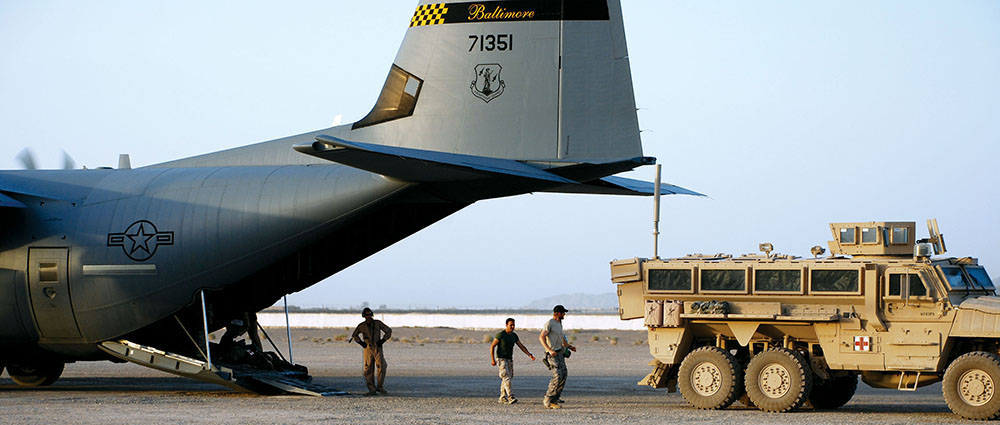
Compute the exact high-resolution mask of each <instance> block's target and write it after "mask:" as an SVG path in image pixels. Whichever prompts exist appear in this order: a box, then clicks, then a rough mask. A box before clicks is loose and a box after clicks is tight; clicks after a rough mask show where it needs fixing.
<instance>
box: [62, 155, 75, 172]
mask: <svg viewBox="0 0 1000 425" xmlns="http://www.w3.org/2000/svg"><path fill="white" fill-rule="evenodd" d="M62 153H63V170H72V169H74V168H76V161H74V160H73V157H71V156H69V154H68V153H66V151H62Z"/></svg>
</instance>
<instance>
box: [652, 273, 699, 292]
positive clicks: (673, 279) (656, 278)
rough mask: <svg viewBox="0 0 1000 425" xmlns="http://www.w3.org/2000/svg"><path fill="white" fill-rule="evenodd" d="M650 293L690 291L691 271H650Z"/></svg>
mask: <svg viewBox="0 0 1000 425" xmlns="http://www.w3.org/2000/svg"><path fill="white" fill-rule="evenodd" d="M649 290H650V291H690V290H691V270H690V269H653V270H650V271H649Z"/></svg>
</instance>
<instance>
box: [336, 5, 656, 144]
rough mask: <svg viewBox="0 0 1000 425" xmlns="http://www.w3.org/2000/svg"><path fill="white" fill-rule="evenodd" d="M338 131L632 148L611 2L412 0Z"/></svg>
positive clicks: (627, 85)
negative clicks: (386, 67)
mask: <svg viewBox="0 0 1000 425" xmlns="http://www.w3.org/2000/svg"><path fill="white" fill-rule="evenodd" d="M335 135H336V136H338V137H340V138H342V139H346V140H365V141H366V142H370V143H374V144H380V145H388V146H396V147H405V148H413V149H419V150H427V151H437V152H449V153H458V154H466V155H475V156H481V157H491V158H503V159H513V160H528V161H539V160H546V161H560V162H590V163H600V162H602V161H604V160H606V159H621V158H635V157H641V156H642V146H641V144H640V141H639V127H638V121H637V118H636V112H635V99H634V95H633V89H632V79H631V71H630V68H629V60H628V52H627V49H626V45H625V31H624V25H623V23H622V16H621V5H620V0H572V1H570V0H534V1H530V0H523V1H522V0H518V1H484V2H471V3H467V2H442V3H436V2H431V1H428V0H420V1H419V4H418V6H417V9H416V11H415V12H414V15H413V18H412V19H411V21H410V27H409V29H408V30H407V32H406V36H405V37H404V39H403V42H402V45H401V46H400V49H399V52H398V53H397V55H396V59H395V61H394V63H393V65H392V67H391V69H390V72H389V75H388V77H387V79H386V81H385V85H384V87H383V88H382V92H381V93H380V95H379V97H378V99H377V101H376V104H375V106H374V108H373V109H372V110H371V112H370V113H369V114H368V115H367V116H365V117H364V118H362V119H361V120H359V121H357V122H355V123H353V124H352V125H350V126H345V127H341V128H340V132H339V133H337V134H335Z"/></svg>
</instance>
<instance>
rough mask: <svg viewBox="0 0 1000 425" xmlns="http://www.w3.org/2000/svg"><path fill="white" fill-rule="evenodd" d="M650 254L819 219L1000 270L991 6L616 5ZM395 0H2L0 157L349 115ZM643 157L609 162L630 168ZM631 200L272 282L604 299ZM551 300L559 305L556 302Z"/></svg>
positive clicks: (635, 250)
mask: <svg viewBox="0 0 1000 425" xmlns="http://www.w3.org/2000/svg"><path fill="white" fill-rule="evenodd" d="M623 3H624V4H623V7H622V9H623V12H624V20H625V29H626V35H627V39H628V49H629V56H630V61H631V67H632V73H633V85H634V87H635V92H636V104H637V106H638V107H639V111H638V114H639V123H640V127H641V129H642V131H643V132H642V140H643V149H644V154H645V155H648V156H655V157H657V158H658V159H659V163H661V164H663V167H664V168H663V180H664V181H666V182H670V183H673V184H677V185H680V186H682V187H686V188H690V189H693V190H696V191H699V192H701V193H705V194H708V195H709V197H708V198H696V197H685V196H674V197H665V198H663V210H662V220H663V221H662V222H661V225H660V230H661V233H662V235H661V239H660V255H661V256H666V257H670V256H682V255H685V254H688V253H706V254H714V253H718V252H724V253H733V254H737V255H738V254H743V253H753V252H756V249H757V245H758V244H759V243H762V242H771V243H773V244H774V246H775V249H776V250H777V251H779V252H782V253H788V254H795V255H802V256H808V255H809V248H810V247H812V246H814V245H822V246H824V247H825V246H826V242H827V241H828V240H830V238H831V235H830V230H829V227H828V223H830V222H842V221H868V220H886V221H890V220H900V221H916V222H917V224H918V236H919V237H925V236H926V230H925V228H924V227H925V226H924V221H925V220H926V219H928V218H937V219H938V222H939V224H940V227H941V231H942V233H944V235H945V238H946V241H947V243H948V247H949V252H948V255H953V256H972V257H976V258H979V259H980V262H981V263H982V264H984V265H986V267H987V269H992V270H993V277H994V278H996V277H997V276H998V275H1000V249H998V248H997V247H998V245H1000V218H998V215H997V209H998V206H1000V185H998V182H1000V178H998V176H997V172H996V169H997V166H998V165H1000V162H998V153H1000V119H998V118H1000V78H998V76H1000V3H998V2H995V1H992V0H989V1H962V2H941V1H877V2H872V1H840V0H837V1H809V2H798V1H754V2H745V1H712V2H706V1H699V0H690V1H664V0H657V1H652V0H649V1H647V0H624V1H623ZM415 5H416V2H415V1H411V0H406V1H403V0H391V1H379V2H344V1H297V2H282V3H275V2H265V1H217V2H202V1H199V2H194V1H173V2H127V1H90V2H71V1H22V0H5V1H3V2H0V169H14V168H20V164H19V163H18V162H17V161H16V160H15V157H16V156H17V154H18V153H19V152H20V151H21V150H22V149H23V148H25V147H31V148H32V149H33V150H34V152H35V154H36V156H37V160H38V163H39V165H40V166H41V167H43V168H58V167H60V166H61V164H62V153H61V151H62V150H65V151H66V152H67V153H69V154H70V155H71V156H72V157H73V158H74V159H75V161H76V163H77V165H78V166H79V165H86V166H88V167H97V166H115V165H116V164H117V161H118V154H120V153H128V154H130V156H131V161H132V165H133V167H140V166H143V165H150V164H155V163H159V162H163V161H168V160H172V159H178V158H183V157H187V156H192V155H197V154H201V153H206V152H212V151H217V150H222V149H227V148H232V147H237V146H242V145H246V144H250V143H255V142H260V141H265V140H270V139H275V138H279V137H282V136H286V135H291V134H298V133H303V132H307V131H311V130H316V129H320V128H325V127H329V126H330V125H332V124H333V122H334V120H335V118H336V117H337V116H338V115H340V116H342V117H343V118H342V119H343V122H345V123H347V122H352V121H355V120H357V119H359V118H360V117H362V116H364V115H365V114H366V113H367V112H368V111H369V109H371V106H372V104H373V103H374V101H375V98H376V96H377V94H378V92H379V90H380V88H381V86H382V83H383V81H384V79H385V75H386V73H387V72H388V69H389V66H390V65H391V63H392V60H393V58H394V57H395V54H396V50H397V48H398V46H399V43H400V41H401V40H402V38H403V35H404V33H405V31H406V29H407V25H408V22H409V19H410V17H411V16H412V13H413V9H414V7H415ZM654 173H655V171H654V169H653V167H643V168H640V169H639V170H637V171H634V172H632V173H628V174H625V176H626V177H632V178H640V179H645V180H652V179H653V176H654ZM652 215H653V206H652V200H651V199H650V198H639V197H636V198H633V197H612V196H591V195H587V196H585V195H557V194H534V195H522V196H517V197H512V198H505V199H497V200H489V201H481V202H478V203H476V204H474V205H472V206H470V207H468V208H466V209H465V210H462V211H460V212H459V213H457V214H454V215H453V216H451V217H448V218H446V219H444V220H442V221H440V222H438V223H436V224H434V225H432V226H430V227H428V228H427V229H424V230H423V231H421V232H419V233H417V234H416V235H414V236H411V237H410V238H408V239H405V240H403V241H401V242H399V243H397V244H396V245H393V246H391V247H389V248H387V249H385V250H383V251H381V252H379V253H378V254H376V255H374V256H372V257H370V258H368V259H366V260H364V261H362V262H360V263H358V264H355V265H354V266H352V267H350V268H348V269H346V270H344V271H342V272H341V273H338V274H336V275H334V276H332V277H330V278H329V279H327V280H325V281H323V282H320V283H318V284H316V285H314V286H312V287H310V288H308V289H306V290H304V291H302V292H300V293H296V294H292V295H290V296H289V303H290V304H293V305H299V306H304V307H320V306H326V307H348V306H356V305H359V304H361V303H362V302H368V303H370V304H371V305H373V306H381V305H387V306H389V307H400V308H407V307H430V308H434V307H470V308H508V307H518V306H522V305H525V304H528V303H529V302H530V301H532V300H534V299H538V298H543V297H547V296H552V295H558V294H569V293H588V294H600V293H609V292H613V291H614V290H615V288H614V285H613V284H612V283H611V282H610V273H609V268H608V262H609V261H611V260H613V259H621V258H632V257H636V256H640V257H651V256H652V255H653V252H652V250H653V248H652V247H653V240H652V234H651V233H652ZM567 307H570V308H572V306H567Z"/></svg>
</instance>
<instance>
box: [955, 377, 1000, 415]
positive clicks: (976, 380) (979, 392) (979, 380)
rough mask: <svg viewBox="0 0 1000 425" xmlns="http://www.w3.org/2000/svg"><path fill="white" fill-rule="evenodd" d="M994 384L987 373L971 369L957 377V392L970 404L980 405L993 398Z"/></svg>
mask: <svg viewBox="0 0 1000 425" xmlns="http://www.w3.org/2000/svg"><path fill="white" fill-rule="evenodd" d="M995 391H996V386H995V385H994V384H993V378H992V377H990V375H989V374H988V373H986V372H985V371H982V370H979V369H972V370H970V371H968V372H965V373H964V374H962V377H961V378H959V379H958V394H959V396H961V397H962V401H964V402H965V403H966V404H968V405H970V406H982V405H984V404H986V403H988V402H989V401H990V400H992V399H993V394H994V392H995Z"/></svg>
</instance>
